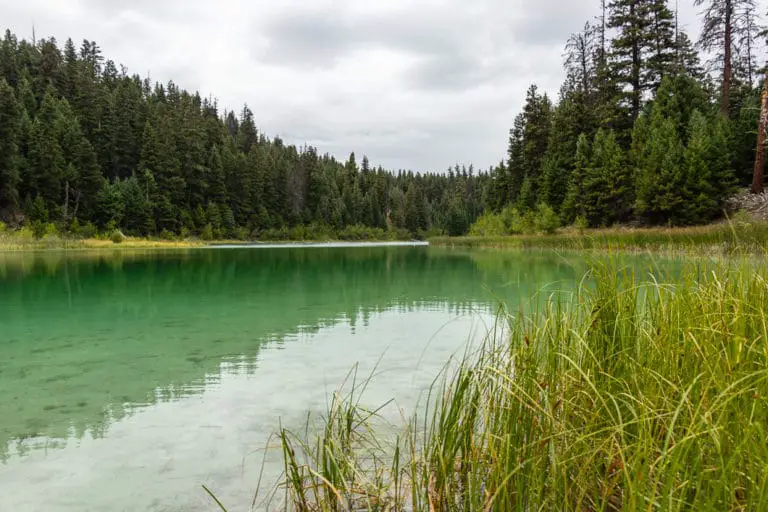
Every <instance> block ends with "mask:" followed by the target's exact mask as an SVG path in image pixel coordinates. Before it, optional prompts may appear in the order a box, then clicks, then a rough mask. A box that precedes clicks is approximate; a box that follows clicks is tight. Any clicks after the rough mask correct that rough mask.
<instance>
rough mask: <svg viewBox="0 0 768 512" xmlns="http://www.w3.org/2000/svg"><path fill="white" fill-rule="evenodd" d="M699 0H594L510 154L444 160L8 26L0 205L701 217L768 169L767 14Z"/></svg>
mask: <svg viewBox="0 0 768 512" xmlns="http://www.w3.org/2000/svg"><path fill="white" fill-rule="evenodd" d="M694 1H695V3H696V5H697V6H699V7H700V9H701V16H700V20H699V21H700V23H701V28H702V30H701V37H700V40H699V41H697V42H696V43H695V44H694V42H692V41H691V39H690V38H689V37H688V36H687V35H686V33H685V32H684V31H683V30H681V29H680V27H679V23H678V19H677V14H676V12H675V11H674V10H673V7H671V6H670V5H669V3H668V2H667V1H666V0H610V1H606V0H598V5H597V7H598V9H597V14H598V15H597V16H596V17H595V18H594V19H592V20H589V21H588V22H587V23H586V24H585V25H584V27H583V29H582V30H580V31H579V32H577V33H574V34H572V35H571V36H570V38H568V40H567V42H566V44H565V53H564V63H565V69H566V78H565V81H564V83H563V84H562V86H561V88H560V91H559V94H558V98H557V100H556V101H554V100H553V99H551V98H550V97H549V96H548V95H547V94H546V93H542V92H540V90H539V88H538V87H537V86H536V85H531V86H530V88H529V89H528V91H527V95H526V99H525V103H524V105H523V107H522V111H521V112H520V114H519V115H518V116H517V117H515V119H514V120H511V121H512V123H511V124H512V128H511V130H510V132H509V147H508V152H507V155H506V157H504V158H503V159H502V160H501V161H500V163H499V164H498V165H496V166H494V167H492V168H491V169H487V170H478V169H475V168H474V167H473V166H472V165H470V166H468V167H466V166H459V165H455V166H453V167H451V168H449V169H448V170H447V171H446V172H423V171H421V172H414V171H411V170H385V169H382V168H381V167H380V166H379V167H374V166H372V165H371V164H370V163H369V161H368V158H367V157H362V158H361V159H359V162H358V158H356V156H355V153H350V155H349V157H348V158H347V159H346V160H343V161H342V160H338V159H337V158H336V157H335V156H332V155H329V154H321V153H320V151H319V150H318V149H317V148H314V147H311V146H307V145H304V146H300V147H297V146H294V145H288V144H286V143H285V142H284V141H283V140H281V139H280V138H279V137H269V136H267V135H266V133H265V131H263V130H262V129H261V128H258V127H257V125H256V119H255V118H254V114H253V112H252V111H251V110H250V109H249V108H248V106H247V105H246V106H244V107H243V108H242V110H241V111H240V112H239V113H236V112H234V111H227V110H222V111H220V110H219V107H218V102H217V101H216V100H214V99H212V98H205V97H201V95H200V93H199V92H189V91H186V90H184V89H183V88H181V87H179V86H178V85H176V84H175V83H173V82H172V81H171V82H168V83H166V84H162V83H151V82H150V80H149V79H148V78H142V77H140V76H139V75H136V74H129V72H128V70H127V69H126V68H124V67H122V66H118V65H116V64H115V62H114V61H112V60H109V59H105V57H104V56H103V55H102V52H101V49H100V48H99V46H98V45H97V44H96V43H95V42H93V41H87V40H85V41H83V42H82V43H81V44H80V45H79V47H78V46H76V45H75V43H74V42H73V41H72V40H71V39H68V40H67V41H66V42H65V43H64V45H63V48H62V47H60V46H59V44H58V42H57V41H56V39H54V38H48V39H40V40H37V39H35V38H33V39H32V41H27V40H25V39H21V40H20V39H19V38H18V37H17V36H16V35H14V34H13V33H12V32H11V31H10V30H7V31H6V32H5V36H4V38H3V39H2V42H1V43H0V221H2V222H4V223H5V224H7V225H10V226H13V227H18V226H28V227H29V228H31V229H33V231H34V232H35V233H36V234H37V235H38V236H42V235H43V234H45V233H46V232H49V231H52V230H59V231H66V232H71V233H73V234H83V235H92V234H94V233H97V232H104V231H107V232H109V231H114V230H118V229H119V230H121V231H122V232H125V233H127V234H129V235H134V236H161V237H172V236H182V237H188V236H197V237H201V238H203V239H214V238H237V239H255V238H270V239H285V238H292V237H295V233H297V231H296V230H297V228H300V229H299V231H298V232H300V233H301V236H303V237H312V236H313V235H315V234H325V235H326V236H327V235H328V234H329V233H330V234H332V235H340V234H345V235H349V234H350V233H358V234H361V237H365V236H384V234H386V233H390V234H391V235H392V236H397V237H401V238H406V237H412V236H429V235H430V234H448V235H463V234H467V233H469V232H471V233H472V234H480V235H482V234H510V233H517V232H551V231H553V230H554V229H556V228H558V227H559V226H567V225H572V224H576V225H579V226H583V227H601V226H612V225H617V224H633V225H691V224H704V223H708V222H711V221H712V220H715V219H717V218H718V217H721V216H722V215H723V207H724V204H725V200H726V199H727V198H728V197H729V196H730V195H731V194H732V193H733V192H734V191H735V190H736V189H738V188H739V187H744V186H747V185H749V184H750V183H752V182H753V178H754V181H755V184H754V187H755V190H756V191H758V190H761V187H762V181H761V180H762V178H761V176H762V169H763V167H764V162H757V164H756V162H755V160H756V158H755V153H756V148H757V147H758V142H757V134H758V120H759V118H760V107H761V87H760V82H761V76H762V74H763V73H764V69H763V63H762V61H763V60H764V59H763V58H762V57H761V56H760V55H759V53H760V52H761V49H762V48H764V39H765V37H766V34H765V30H764V28H763V27H762V25H761V16H760V13H758V12H757V7H756V3H755V0H694ZM350 149H354V148H350ZM500 156H501V155H500ZM758 171H759V173H758ZM758 174H759V175H760V178H759V179H758V178H757V175H758ZM292 234H293V235H292Z"/></svg>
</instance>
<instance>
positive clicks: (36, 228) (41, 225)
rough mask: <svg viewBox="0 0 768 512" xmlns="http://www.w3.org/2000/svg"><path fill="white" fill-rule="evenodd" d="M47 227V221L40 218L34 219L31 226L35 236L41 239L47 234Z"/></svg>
mask: <svg viewBox="0 0 768 512" xmlns="http://www.w3.org/2000/svg"><path fill="white" fill-rule="evenodd" d="M46 227H47V223H45V222H43V221H40V220H36V221H33V222H32V226H31V228H32V234H33V235H34V237H35V238H37V239H38V240H40V239H41V238H43V237H44V236H45V230H46Z"/></svg>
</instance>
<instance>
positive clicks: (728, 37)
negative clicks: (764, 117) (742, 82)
mask: <svg viewBox="0 0 768 512" xmlns="http://www.w3.org/2000/svg"><path fill="white" fill-rule="evenodd" d="M732 14H733V4H732V0H725V26H724V27H723V33H724V38H723V39H724V44H725V48H724V49H723V50H724V52H723V53H724V55H725V62H723V102H722V104H721V106H720V110H721V112H722V113H723V115H724V116H725V117H729V112H730V108H731V76H732V74H733V62H731V58H732V57H731V50H732V49H733V41H732V39H733V17H732Z"/></svg>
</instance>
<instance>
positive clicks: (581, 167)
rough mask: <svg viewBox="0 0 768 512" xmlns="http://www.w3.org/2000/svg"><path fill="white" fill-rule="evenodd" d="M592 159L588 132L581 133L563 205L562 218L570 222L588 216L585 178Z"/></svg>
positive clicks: (567, 222)
mask: <svg viewBox="0 0 768 512" xmlns="http://www.w3.org/2000/svg"><path fill="white" fill-rule="evenodd" d="M590 159H591V147H590V144H589V138H588V137H587V135H586V134H584V133H582V134H581V135H579V139H578V141H577V142H576V153H575V156H574V159H573V171H572V172H571V175H570V178H569V180H568V191H567V193H566V196H565V200H564V202H563V207H562V220H563V223H565V224H570V223H572V222H573V221H574V220H576V218H577V217H586V214H587V212H586V207H587V204H586V201H585V196H584V180H585V178H586V173H587V168H588V167H589V162H590Z"/></svg>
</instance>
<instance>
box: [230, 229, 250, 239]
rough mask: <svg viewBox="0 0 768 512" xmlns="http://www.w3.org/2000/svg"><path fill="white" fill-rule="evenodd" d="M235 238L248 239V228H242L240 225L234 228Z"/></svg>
mask: <svg viewBox="0 0 768 512" xmlns="http://www.w3.org/2000/svg"><path fill="white" fill-rule="evenodd" d="M234 233H235V238H236V239H238V240H250V239H251V237H250V236H248V229H247V228H244V227H242V226H240V227H237V228H235V230H234Z"/></svg>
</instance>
